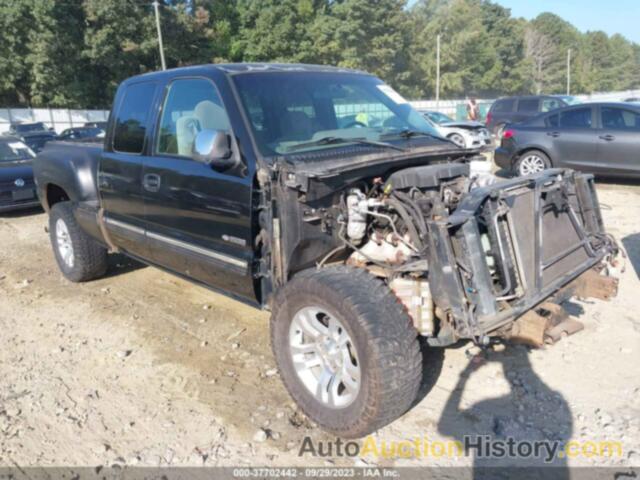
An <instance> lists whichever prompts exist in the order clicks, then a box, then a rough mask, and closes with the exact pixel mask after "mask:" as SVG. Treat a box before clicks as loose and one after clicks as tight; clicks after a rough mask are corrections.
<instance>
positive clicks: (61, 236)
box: [56, 218, 74, 268]
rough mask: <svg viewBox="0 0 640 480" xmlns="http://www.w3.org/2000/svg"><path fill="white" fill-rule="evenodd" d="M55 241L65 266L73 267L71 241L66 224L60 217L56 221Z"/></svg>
mask: <svg viewBox="0 0 640 480" xmlns="http://www.w3.org/2000/svg"><path fill="white" fill-rule="evenodd" d="M56 242H57V243H58V253H59V254H60V257H61V258H62V261H63V262H64V263H65V265H66V266H67V267H69V268H73V264H74V255H73V243H71V236H70V235H69V229H68V228H67V224H66V223H65V222H64V220H62V219H61V218H59V219H58V221H57V222H56Z"/></svg>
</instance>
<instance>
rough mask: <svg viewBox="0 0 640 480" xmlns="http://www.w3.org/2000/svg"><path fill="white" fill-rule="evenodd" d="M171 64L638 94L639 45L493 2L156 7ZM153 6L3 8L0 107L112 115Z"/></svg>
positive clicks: (452, 93) (116, 2)
mask: <svg viewBox="0 0 640 480" xmlns="http://www.w3.org/2000/svg"><path fill="white" fill-rule="evenodd" d="M160 3H161V7H160V12H161V13H160V14H161V24H162V33H163V37H164V45H165V56H166V61H167V66H168V67H169V68H171V67H178V66H184V65H193V64H202V63H220V62H252V61H277V62H303V63H319V64H330V65H340V66H345V67H352V68H356V69H361V70H366V71H369V72H372V73H374V74H376V75H378V76H380V77H381V78H382V79H384V80H385V81H386V82H387V83H389V84H390V85H392V86H393V87H395V88H396V89H397V90H399V91H400V92H401V93H403V94H404V95H405V96H407V97H409V98H433V97H434V96H435V84H436V81H435V79H436V37H437V35H440V36H441V98H459V97H462V96H465V95H474V96H478V97H493V96H499V95H509V94H519V93H542V92H544V93H564V91H565V82H566V56H567V50H568V49H571V51H572V63H571V77H572V93H575V94H578V93H589V92H593V91H611V90H626V89H632V88H640V45H638V44H636V43H633V42H630V41H629V40H627V39H626V38H624V37H623V36H621V35H612V36H608V35H607V34H606V33H604V32H601V31H593V32H591V31H590V32H586V33H582V32H580V31H579V30H577V29H576V28H575V27H574V26H572V25H571V24H570V23H569V22H567V21H565V20H563V19H562V18H560V17H558V16H556V15H553V14H551V13H543V14H541V15H539V16H538V17H537V18H535V19H533V20H531V21H527V20H524V19H520V18H514V17H513V16H512V15H511V12H510V10H509V9H507V8H504V7H502V6H500V5H498V4H496V3H493V2H491V1H490V0H418V1H417V2H415V3H413V4H412V5H411V6H407V2H406V0H163V1H161V2H160ZM159 65H160V59H159V52H158V45H157V37H156V30H155V19H154V14H153V6H152V3H151V0H2V1H1V2H0V104H1V105H3V106H32V107H38V106H49V107H69V108H108V107H109V106H110V103H111V99H112V97H113V94H114V91H115V88H116V86H117V85H118V83H119V82H120V81H122V80H123V79H124V78H126V77H129V76H131V75H135V74H138V73H144V72H148V71H153V70H157V69H159Z"/></svg>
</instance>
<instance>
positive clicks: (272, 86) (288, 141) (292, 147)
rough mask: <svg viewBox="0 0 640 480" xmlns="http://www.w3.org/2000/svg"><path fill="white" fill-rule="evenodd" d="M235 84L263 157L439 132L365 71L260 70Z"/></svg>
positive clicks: (238, 78)
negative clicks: (404, 135)
mask: <svg viewBox="0 0 640 480" xmlns="http://www.w3.org/2000/svg"><path fill="white" fill-rule="evenodd" d="M234 82H235V84H236V86H237V88H238V91H239V93H240V98H241V100H242V104H243V107H244V109H245V111H246V113H247V117H248V118H249V122H250V124H251V130H252V131H253V135H254V137H255V140H256V143H257V146H258V149H259V150H260V152H261V153H262V154H263V155H265V156H272V155H286V154H291V153H293V152H295V153H296V154H300V153H305V152H311V151H316V150H321V149H330V148H340V147H341V146H344V145H345V144H350V143H353V144H355V143H362V141H370V142H379V141H380V140H383V139H384V140H387V141H388V140H390V139H393V134H397V138H398V139H400V138H401V134H402V132H403V131H409V130H411V131H419V132H424V133H427V134H430V135H438V134H437V132H436V131H435V130H434V129H433V128H432V127H431V126H430V125H429V124H428V123H427V122H426V121H425V119H424V118H423V117H422V115H420V114H419V113H418V112H416V111H415V110H414V109H413V108H412V107H411V105H409V103H408V102H407V101H406V100H405V99H403V98H402V97H401V96H400V95H399V94H398V93H396V92H395V91H394V90H393V89H392V88H391V87H389V86H388V85H385V84H384V83H383V82H382V81H381V80H379V79H377V78H375V77H371V76H369V75H360V74H332V73H313V72H304V73H303V72H295V73H288V72H264V73H251V74H244V75H237V76H235V77H234ZM326 139H330V141H324V140H326ZM349 139H353V142H350V141H349Z"/></svg>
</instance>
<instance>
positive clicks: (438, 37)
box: [436, 35, 440, 110]
mask: <svg viewBox="0 0 640 480" xmlns="http://www.w3.org/2000/svg"><path fill="white" fill-rule="evenodd" d="M439 106H440V35H438V36H437V37H436V110H437V109H438V108H439Z"/></svg>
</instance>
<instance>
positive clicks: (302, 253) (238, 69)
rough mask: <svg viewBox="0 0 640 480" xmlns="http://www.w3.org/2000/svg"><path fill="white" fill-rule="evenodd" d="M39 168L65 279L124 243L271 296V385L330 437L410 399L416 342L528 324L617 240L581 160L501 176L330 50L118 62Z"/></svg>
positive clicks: (225, 284) (137, 252) (590, 272)
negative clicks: (70, 139)
mask: <svg viewBox="0 0 640 480" xmlns="http://www.w3.org/2000/svg"><path fill="white" fill-rule="evenodd" d="M34 170H35V177H36V182H37V189H38V195H39V197H40V200H41V202H42V205H43V207H44V208H45V209H46V211H47V212H49V215H50V225H49V231H50V236H51V243H52V246H53V250H54V252H55V257H56V260H57V263H58V265H59V267H60V269H61V270H62V272H63V274H64V275H65V276H66V277H67V278H68V279H69V280H71V281H76V282H80V281H87V280H91V279H94V278H97V277H99V276H100V275H102V274H104V273H105V271H106V270H107V255H108V253H109V252H117V251H119V252H123V253H125V254H127V255H129V256H131V257H133V258H136V259H138V260H140V261H142V262H145V263H147V264H151V265H156V266H158V267H161V268H162V269H165V270H168V271H171V272H173V273H175V274H177V275H180V276H182V277H185V278H187V279H190V280H193V281H194V282H197V283H199V284H202V285H205V286H207V287H210V288H212V289H216V290H219V291H222V292H224V293H226V294H229V295H232V296H234V297H236V298H238V299H240V300H242V301H245V302H250V303H252V304H254V305H256V306H257V307H261V308H265V309H269V310H270V311H271V312H272V316H271V318H272V320H271V340H272V346H273V352H274V355H275V358H276V361H277V364H278V367H279V371H280V373H281V377H282V379H283V381H284V384H285V385H286V387H287V389H288V390H289V392H290V393H291V395H292V397H293V398H294V399H295V400H296V402H297V403H298V404H299V405H300V407H301V408H302V410H303V411H304V412H305V413H306V414H307V415H308V416H309V417H310V418H311V419H313V420H314V421H316V422H317V423H318V424H319V425H320V426H322V427H323V428H325V429H327V430H329V431H331V432H334V433H336V434H338V435H341V436H344V437H358V436H362V435H365V434H367V433H369V432H371V431H374V430H376V429H378V428H379V427H381V426H383V425H385V424H387V423H389V422H391V421H393V420H394V419H395V418H397V417H398V416H400V415H402V414H403V413H404V412H406V411H407V410H408V409H409V408H410V406H411V405H412V403H413V402H414V401H415V400H416V397H417V392H418V389H419V386H420V382H421V378H422V356H421V351H420V343H428V344H430V345H435V346H447V345H452V344H454V343H455V342H457V341H459V340H462V339H470V340H473V341H475V342H477V343H478V344H481V345H486V344H488V343H489V342H491V341H492V339H495V338H499V337H502V338H505V337H506V338H508V337H510V336H514V335H520V336H521V337H522V336H525V337H526V336H527V335H528V336H529V340H531V341H542V335H543V334H544V328H542V329H539V330H538V331H536V332H537V333H532V331H534V330H535V328H533V330H532V327H531V325H532V324H525V325H521V323H522V322H523V319H526V318H527V317H528V314H530V313H531V311H533V310H535V309H536V308H538V307H539V305H540V304H542V303H543V302H546V303H549V301H556V302H560V301H561V300H562V299H563V298H566V297H567V295H571V294H572V293H575V291H576V290H575V289H576V288H581V291H582V292H583V293H584V292H585V291H586V290H585V285H586V280H585V279H589V280H590V281H592V282H593V281H595V282H596V283H599V284H607V282H606V281H607V280H608V279H609V278H610V277H607V273H608V272H609V270H608V269H607V264H608V262H610V261H613V257H614V256H615V254H616V252H617V248H616V245H615V242H614V241H613V240H612V239H611V238H610V237H609V236H608V235H607V234H606V233H605V231H604V228H603V223H602V218H601V215H600V209H599V205H598V200H597V197H596V192H595V189H594V183H593V178H592V177H591V176H589V175H584V174H580V173H575V172H572V171H570V170H559V169H555V170H548V171H545V172H542V173H540V174H537V175H534V176H530V177H525V178H518V179H514V180H500V179H498V178H496V177H494V176H493V175H492V174H491V173H490V169H488V168H487V163H486V161H484V159H483V157H481V156H479V155H478V152H473V151H468V150H467V151H464V150H461V149H460V148H458V147H457V146H456V145H454V144H452V143H451V142H450V141H448V140H446V139H443V138H441V137H439V136H438V135H437V134H436V133H435V132H434V131H433V130H432V129H431V127H430V126H429V125H428V124H427V123H426V122H425V120H424V119H423V117H422V116H421V115H420V114H419V113H418V112H416V111H415V110H413V108H412V107H411V106H410V105H409V103H408V102H406V100H404V99H403V98H402V97H401V96H400V95H398V94H397V93H396V92H395V91H394V90H392V89H391V88H390V87H389V86H387V85H385V84H384V83H383V82H382V81H380V80H379V79H377V78H375V77H373V76H371V75H368V74H366V73H363V72H357V71H352V70H345V69H339V68H330V67H322V66H308V65H278V64H239V65H208V66H198V67H189V68H180V69H176V70H170V71H166V72H159V73H152V74H146V75H141V76H137V77H134V78H130V79H128V80H126V81H125V82H123V83H122V85H121V86H120V87H119V89H118V92H117V95H116V97H115V101H114V106H113V110H112V112H111V116H110V119H109V124H108V128H107V134H106V138H105V142H104V146H99V145H96V144H84V145H83V144H78V143H65V142H53V143H49V144H47V146H46V148H45V149H44V151H43V152H42V153H40V154H39V155H38V157H37V158H36V160H35V163H34ZM603 282H604V283H603ZM570 287H571V288H570ZM546 303H545V304H546ZM540 318H542V316H541V315H540ZM533 324H535V322H533ZM538 326H539V324H538ZM534 327H535V325H534ZM545 328H546V327H545ZM527 332H528V333H527ZM536 335H537V336H538V337H536ZM421 338H422V339H423V340H422V342H420V339H421ZM426 368H428V366H427V367H426Z"/></svg>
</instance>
